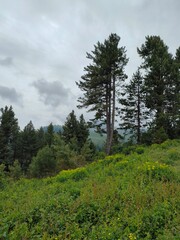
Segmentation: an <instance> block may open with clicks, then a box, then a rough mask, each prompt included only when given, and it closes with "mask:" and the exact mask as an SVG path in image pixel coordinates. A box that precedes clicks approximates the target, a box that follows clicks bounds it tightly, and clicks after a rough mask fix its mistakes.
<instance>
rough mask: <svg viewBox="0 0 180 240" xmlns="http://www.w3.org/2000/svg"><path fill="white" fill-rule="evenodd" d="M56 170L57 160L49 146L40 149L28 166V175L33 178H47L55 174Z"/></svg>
mask: <svg viewBox="0 0 180 240" xmlns="http://www.w3.org/2000/svg"><path fill="white" fill-rule="evenodd" d="M56 170H57V159H56V157H55V156H54V152H53V149H52V148H50V147H49V146H46V147H44V148H42V149H40V150H39V152H38V153H37V156H36V157H34V158H33V160H32V163H31V164H30V175H31V176H33V177H45V176H49V175H52V174H55V172H56Z"/></svg>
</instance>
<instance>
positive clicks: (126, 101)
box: [120, 69, 148, 143]
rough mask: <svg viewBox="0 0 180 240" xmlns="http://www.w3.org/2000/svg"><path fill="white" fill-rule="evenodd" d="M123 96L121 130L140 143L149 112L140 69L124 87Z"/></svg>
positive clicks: (121, 101)
mask: <svg viewBox="0 0 180 240" xmlns="http://www.w3.org/2000/svg"><path fill="white" fill-rule="evenodd" d="M122 95H123V98H121V99H120V103H121V105H122V107H121V111H120V115H121V121H122V122H121V124H120V126H121V129H123V130H125V131H127V134H128V135H131V138H132V137H135V141H136V142H137V143H140V142H141V133H142V129H143V128H144V127H145V126H146V120H147V117H148V112H147V111H146V109H145V106H144V88H143V76H142V74H141V72H140V70H139V69H138V70H137V72H136V73H135V74H133V77H132V79H131V81H130V82H129V84H126V85H125V86H124V91H123V92H122Z"/></svg>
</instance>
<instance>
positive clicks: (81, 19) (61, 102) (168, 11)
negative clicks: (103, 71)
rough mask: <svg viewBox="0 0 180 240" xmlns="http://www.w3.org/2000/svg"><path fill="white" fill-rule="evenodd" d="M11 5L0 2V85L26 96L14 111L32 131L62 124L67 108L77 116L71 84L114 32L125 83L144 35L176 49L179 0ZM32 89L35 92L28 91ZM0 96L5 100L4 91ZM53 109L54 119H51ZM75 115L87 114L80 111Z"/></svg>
mask: <svg viewBox="0 0 180 240" xmlns="http://www.w3.org/2000/svg"><path fill="white" fill-rule="evenodd" d="M15 2H16V4H12V0H6V1H4V0H0V6H1V8H0V76H1V77H0V85H5V86H16V90H15V89H14V91H15V93H14V96H15V95H16V94H17V95H18V93H17V91H22V92H23V93H26V94H24V96H23V103H24V108H23V114H22V108H17V109H19V110H18V111H19V113H18V112H17V114H19V116H20V118H21V122H23V121H25V120H23V119H26V121H25V122H27V119H32V120H33V119H36V124H37V125H36V126H40V125H42V124H44V125H46V122H47V121H49V122H51V121H53V120H56V119H60V118H61V121H63V119H65V117H66V116H67V114H68V113H69V112H70V111H71V110H72V109H74V110H75V111H76V105H77V98H78V96H79V95H81V94H82V92H81V91H80V89H78V87H77V86H76V84H75V81H79V80H80V78H81V76H82V75H83V68H84V67H85V66H87V64H88V63H89V60H88V59H86V52H91V51H92V50H93V49H94V47H93V46H94V44H96V43H97V41H100V42H103V41H104V40H105V39H106V38H107V37H108V35H109V34H110V33H117V34H118V35H119V36H120V37H121V41H120V46H125V47H126V49H127V57H128V58H129V62H128V65H127V67H126V69H125V71H126V73H127V74H128V76H129V78H131V76H132V73H133V72H135V71H136V69H137V67H138V65H140V64H141V59H140V57H139V56H138V54H137V50H136V49H137V47H140V46H141V44H143V43H144V41H145V36H147V35H159V36H160V37H161V38H162V39H163V40H164V42H165V43H166V44H167V45H168V46H169V50H170V52H172V54H174V52H175V50H176V49H177V48H178V47H179V39H180V29H179V28H178V23H179V22H180V14H179V11H180V1H179V0H171V1H170V0H158V1H157V0H151V1H149V0H121V1H120V0H111V1H108V0H106V1H104V0H98V1H97V0H91V1H88V0H86V1H85V0H77V1H73V0H61V1H59V0H53V1H51V0H38V1H37V0H28V1H24V0H16V1H15ZM8 57H9V58H8ZM13 60H14V62H13ZM13 63H14V64H13ZM12 64H13V67H11V68H10V66H11V65H12ZM2 66H3V67H2ZM5 66H6V67H5ZM7 66H9V68H8V67H7ZM35 79H40V80H37V81H35V82H34V80H35ZM46 79H53V80H58V81H54V82H52V81H47V80H46ZM32 84H33V86H34V88H32V87H29V86H32ZM12 89H13V88H12ZM12 89H11V90H12ZM36 91H38V94H37V92H36ZM11 92H13V91H11ZM1 93H2V91H1ZM1 95H3V96H4V95H5V97H4V99H5V98H6V100H7V96H8V94H5V91H4V90H3V93H2V94H1ZM12 96H13V94H11V98H12ZM72 96H73V97H72ZM75 96H76V98H75ZM1 97H2V96H1ZM38 97H39V99H40V100H41V101H38ZM14 98H15V97H14ZM8 99H9V101H12V100H10V98H8ZM15 99H16V98H15ZM17 99H20V98H18V97H17ZM19 102H20V101H19ZM19 102H18V103H19ZM32 106H33V108H32ZM47 106H48V111H47ZM56 106H59V107H57V108H56V111H55V112H58V114H59V115H60V117H59V118H58V117H56V116H54V110H53V109H54V107H56ZM78 111H81V113H83V114H85V115H86V113H85V110H84V109H81V110H78ZM39 112H41V114H40V115H39ZM79 113H80V112H79ZM37 116H38V117H37ZM86 116H87V118H88V115H86Z"/></svg>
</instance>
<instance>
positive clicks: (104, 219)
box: [0, 140, 180, 240]
mask: <svg viewBox="0 0 180 240" xmlns="http://www.w3.org/2000/svg"><path fill="white" fill-rule="evenodd" d="M47 150H48V147H47V149H46V151H47ZM41 154H44V153H43V152H41ZM48 154H49V153H47V156H49V155H48ZM45 155H46V154H45ZM38 157H40V156H38ZM1 166H2V165H1ZM1 166H0V167H1ZM179 171H180V141H178V140H177V141H175V140H171V141H170V140H168V141H166V142H164V143H162V144H161V145H157V144H154V145H152V146H151V147H142V146H137V147H135V146H134V147H131V148H127V149H124V154H123V153H121V154H116V155H113V156H108V157H106V158H105V159H102V160H98V161H96V162H93V163H91V164H89V165H88V166H86V167H83V168H77V169H74V170H67V171H61V172H60V173H59V174H58V175H57V176H55V177H48V178H45V179H39V180H38V179H31V180H28V179H23V178H22V179H20V180H18V181H14V180H13V179H12V178H10V177H8V176H5V175H6V174H7V173H5V172H4V171H2V168H1V170H0V175H1V178H0V239H2V240H5V239H9V240H13V239H14V240H16V239H26V240H28V239H54V240H55V239H74V240H77V239H78V240H80V239H98V240H103V239H106V240H112V239H114V240H118V239H125V240H132V239H134V240H135V239H138V240H141V239H146V240H148V239H149V240H150V239H159V240H169V239H174V240H178V239H179V222H180V218H179V217H180V214H179V210H180V209H179V207H180V202H179V200H180V196H179V194H180V185H179V183H180V178H179V176H180V175H179Z"/></svg>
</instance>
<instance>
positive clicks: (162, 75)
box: [138, 36, 173, 142]
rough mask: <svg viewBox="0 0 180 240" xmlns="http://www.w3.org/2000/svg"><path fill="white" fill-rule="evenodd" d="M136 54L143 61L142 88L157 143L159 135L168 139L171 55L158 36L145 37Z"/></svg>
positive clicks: (171, 85)
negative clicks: (151, 115) (151, 116)
mask: <svg viewBox="0 0 180 240" xmlns="http://www.w3.org/2000/svg"><path fill="white" fill-rule="evenodd" d="M138 53H139V55H140V57H141V58H142V59H143V61H144V62H143V64H142V68H143V69H144V70H145V77H144V88H145V92H146V99H145V102H146V107H147V108H149V109H150V111H151V113H153V114H154V121H153V124H152V126H153V129H154V130H153V131H154V133H155V134H156V133H157V135H158V140H156V135H155V134H154V141H155V142H159V141H160V139H159V136H160V133H161V134H163V138H165V135H167V137H168V128H169V115H168V114H167V112H168V110H167V108H168V106H169V103H170V102H171V97H172V94H170V96H169V99H168V98H167V96H168V94H169V93H168V92H172V89H173V81H172V79H171V74H172V72H171V71H172V63H173V59H172V55H171V54H170V53H169V52H168V47H167V46H166V45H165V43H164V42H163V40H162V39H161V38H160V37H159V36H147V37H146V41H145V44H142V46H141V48H138Z"/></svg>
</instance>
